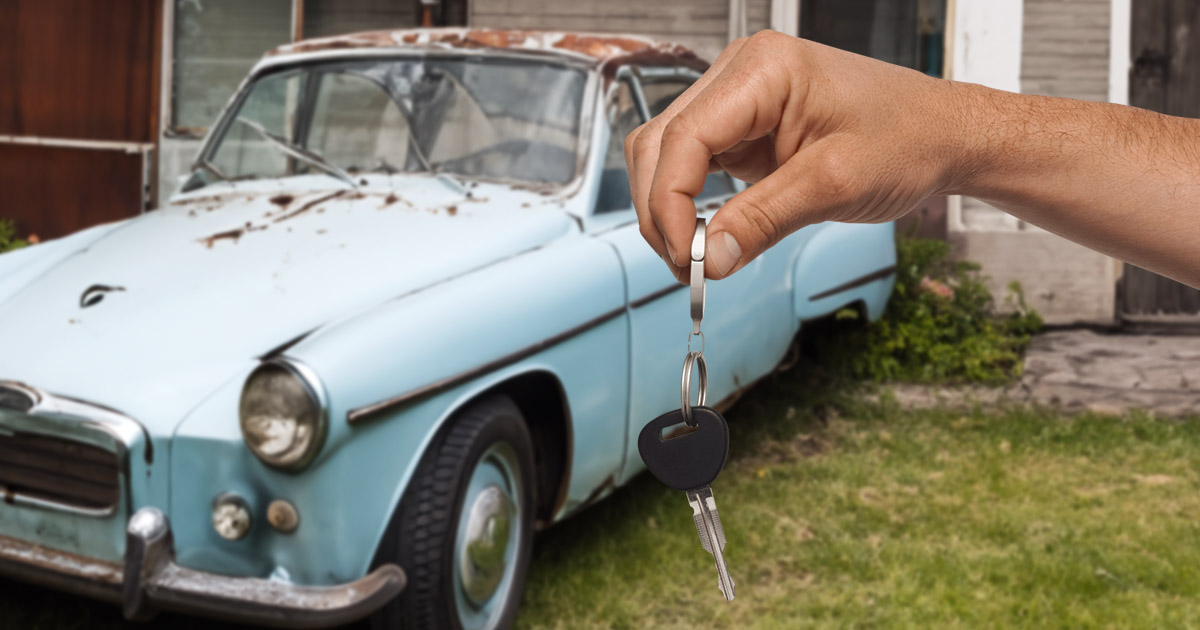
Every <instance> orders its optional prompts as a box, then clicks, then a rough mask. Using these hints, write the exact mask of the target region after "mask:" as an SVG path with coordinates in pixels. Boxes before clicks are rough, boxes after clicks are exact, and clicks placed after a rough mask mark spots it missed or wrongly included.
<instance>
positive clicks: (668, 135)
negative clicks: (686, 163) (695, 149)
mask: <svg viewBox="0 0 1200 630" xmlns="http://www.w3.org/2000/svg"><path fill="white" fill-rule="evenodd" d="M692 135H693V133H692V119H691V117H689V116H688V115H687V114H686V113H680V114H679V115H678V116H676V117H675V118H673V119H671V122H669V123H667V126H666V127H664V128H663V132H662V139H663V143H664V144H666V143H674V142H679V141H680V140H684V139H686V138H689V137H691V136H692Z"/></svg>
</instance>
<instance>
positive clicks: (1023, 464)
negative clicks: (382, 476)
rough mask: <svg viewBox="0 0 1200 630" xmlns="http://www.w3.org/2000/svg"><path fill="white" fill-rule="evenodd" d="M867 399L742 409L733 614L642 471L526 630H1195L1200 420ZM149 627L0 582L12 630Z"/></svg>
mask: <svg viewBox="0 0 1200 630" xmlns="http://www.w3.org/2000/svg"><path fill="white" fill-rule="evenodd" d="M859 399H861V397H860V396H857V395H856V393H855V391H854V390H853V389H849V388H846V387H841V386H837V385H836V384H834V383H830V382H827V381H825V380H823V379H822V377H821V376H820V375H815V374H812V373H807V374H806V373H792V374H787V375H783V376H779V377H774V378H772V379H770V380H769V381H768V382H767V383H764V384H763V385H760V386H759V387H757V388H756V389H755V390H754V391H753V392H752V393H751V394H750V395H749V396H748V397H747V398H746V399H745V400H743V401H742V402H741V403H739V404H738V405H737V406H736V407H734V408H733V409H731V410H730V411H729V412H728V413H727V414H726V416H727V417H728V418H729V420H730V424H731V431H732V435H733V440H734V443H733V447H732V452H731V459H730V463H729V466H728V467H727V468H726V470H725V472H724V473H723V474H722V476H721V477H720V479H718V481H717V482H716V484H714V490H715V493H716V497H717V501H718V505H719V506H720V508H721V515H722V520H723V522H724V526H725V531H726V533H727V536H728V547H727V549H726V554H727V557H728V558H729V567H730V570H731V571H732V573H733V576H734V579H735V580H736V581H737V585H738V587H737V600H736V601H734V602H732V603H726V602H725V601H724V600H723V599H722V598H721V595H720V593H719V592H718V591H717V584H716V572H715V569H714V568H713V566H712V562H711V559H710V557H709V556H708V555H707V554H705V553H704V552H703V551H702V550H701V549H700V545H699V542H698V540H697V538H696V533H695V528H694V527H693V525H692V520H691V514H690V510H689V508H688V506H687V503H686V501H685V499H684V498H683V495H682V493H678V492H674V491H671V490H668V489H665V488H663V487H662V486H660V485H659V484H658V483H657V482H656V481H655V480H654V479H652V478H650V477H647V476H642V477H640V478H638V479H637V480H635V481H634V482H633V483H632V484H630V485H629V486H627V487H625V488H622V489H620V490H618V491H616V492H615V493H614V495H613V496H611V497H609V498H608V499H606V500H605V501H602V502H601V503H599V504H597V505H595V506H593V507H591V508H590V509H588V510H586V511H584V512H583V513H582V514H581V515H580V516H577V517H575V518H573V519H571V520H569V521H567V522H565V523H562V524H560V525H559V526H556V527H554V528H552V529H551V530H549V531H548V532H546V533H545V534H543V535H542V536H541V537H540V538H539V541H538V543H539V544H538V547H537V549H536V551H535V554H534V564H533V569H532V573H531V576H530V582H529V585H528V589H527V593H526V597H525V601H524V604H523V608H522V611H521V614H520V616H519V618H518V627H519V628H521V629H523V630H532V629H541V628H553V629H564V630H565V629H572V630H574V629H588V628H631V629H632V628H680V629H683V628H796V627H804V628H914V629H916V628H921V629H925V628H964V629H972V630H973V629H977V628H1037V629H1043V628H1072V629H1074V628H1154V629H1156V630H1157V629H1161V628H1188V627H1200V570H1198V569H1197V567H1200V527H1198V526H1197V524H1196V523H1197V522H1198V521H1200V492H1198V489H1200V475H1198V474H1197V471H1198V470H1200V448H1198V447H1197V445H1198V444H1200V423H1194V422H1184V423H1180V422H1172V421H1166V420H1161V419H1154V418H1149V417H1145V416H1136V415H1135V416H1131V417H1125V418H1114V417H1097V416H1077V417H1072V418H1064V417H1061V416H1059V415H1056V414H1054V413H1052V412H1050V411H1046V410H1036V409H1034V410H1030V409H1020V408H1014V409H1008V410H1002V411H1000V412H989V413H984V412H982V411H976V412H973V413H967V414H962V413H957V412H953V411H949V410H935V411H902V410H900V409H897V408H896V407H895V405H894V404H892V403H890V402H889V400H888V399H887V398H886V397H885V400H884V402H883V403H878V404H866V403H861V402H857V401H858V400H859ZM140 627H145V626H134V625H126V624H124V623H122V622H121V621H120V613H119V611H118V610H117V609H116V608H115V607H110V606H108V605H103V604H95V603H91V602H88V601H86V600H82V599H78V598H64V597H62V596H59V595H57V594H53V593H50V592H49V591H44V590H41V589H36V588H33V587H28V586H22V585H17V584H14V583H11V582H3V581H0V628H4V629H5V630H8V629H13V630H16V629H17V628H20V629H21V630H25V629H27V628H35V629H44V630H67V629H74V628H103V629H116V628H129V629H131V630H132V629H133V628H140ZM149 627H161V628H214V627H222V628H227V626H222V625H220V624H210V623H208V622H205V621H203V620H196V619H191V618H183V617H164V618H161V619H160V620H159V621H158V622H156V623H154V624H152V625H151V626H149Z"/></svg>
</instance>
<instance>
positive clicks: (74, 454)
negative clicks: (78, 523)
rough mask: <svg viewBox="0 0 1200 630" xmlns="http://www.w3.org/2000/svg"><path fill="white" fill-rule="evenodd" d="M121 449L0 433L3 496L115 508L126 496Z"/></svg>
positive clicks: (18, 433)
mask: <svg viewBox="0 0 1200 630" xmlns="http://www.w3.org/2000/svg"><path fill="white" fill-rule="evenodd" d="M120 479H121V473H120V466H119V460H118V457H117V454H116V453H113V452H110V451H107V450H105V449H102V448H98V447H96V446H92V445H90V444H83V443H81V442H75V441H72V440H66V439H62V438H57V437H52V436H48V435H39V434H35V433H22V432H14V433H12V434H11V435H10V434H6V433H3V432H0V494H2V495H3V497H4V500H5V501H6V502H8V503H13V502H15V501H20V500H21V499H32V500H34V501H47V502H51V503H55V504H59V505H63V506H67V507H73V508H80V509H84V510H110V509H114V508H116V506H117V502H118V501H119V500H120V498H121V482H120Z"/></svg>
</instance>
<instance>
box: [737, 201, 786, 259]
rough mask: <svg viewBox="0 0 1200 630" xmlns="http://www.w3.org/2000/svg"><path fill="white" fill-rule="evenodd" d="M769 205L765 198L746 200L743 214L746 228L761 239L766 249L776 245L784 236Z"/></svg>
mask: <svg viewBox="0 0 1200 630" xmlns="http://www.w3.org/2000/svg"><path fill="white" fill-rule="evenodd" d="M767 204H768V201H767V200H766V199H763V198H757V199H746V200H745V203H744V205H743V206H742V212H741V215H742V217H743V218H744V219H745V224H746V227H747V228H749V229H750V230H752V231H753V232H754V233H755V234H756V235H757V236H758V237H759V240H761V241H762V242H763V243H764V247H770V246H771V245H774V244H775V242H776V241H778V240H779V238H780V236H781V234H782V233H781V231H780V225H779V222H778V220H776V218H775V217H776V213H775V212H774V210H773V209H772V208H771V207H769V206H768V205H767Z"/></svg>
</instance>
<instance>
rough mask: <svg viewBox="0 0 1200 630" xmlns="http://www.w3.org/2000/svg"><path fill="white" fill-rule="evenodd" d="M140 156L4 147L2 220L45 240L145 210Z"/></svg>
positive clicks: (1, 150) (0, 191) (0, 166)
mask: <svg viewBox="0 0 1200 630" xmlns="http://www.w3.org/2000/svg"><path fill="white" fill-rule="evenodd" d="M141 169H142V156H141V155H140V154H137V153H123V152H119V151H94V150H86V149H64V148H57V147H46V146H37V145H19V144H7V145H0V217H3V218H8V219H12V220H13V221H14V222H15V223H16V226H17V233H18V234H19V235H21V236H28V235H30V234H37V235H38V237H40V238H41V239H42V240H45V239H47V238H54V237H58V236H63V235H66V234H70V233H71V232H75V231H77V230H80V229H82V228H85V227H89V226H92V225H97V224H100V223H107V222H109V221H116V220H118V219H123V218H126V217H131V216H134V215H136V214H138V213H139V212H141V199H142V195H141V190H140V188H141V182H142V170H141Z"/></svg>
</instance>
